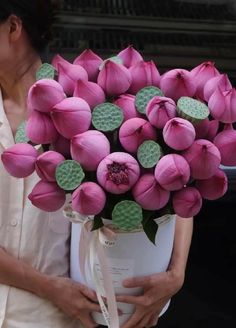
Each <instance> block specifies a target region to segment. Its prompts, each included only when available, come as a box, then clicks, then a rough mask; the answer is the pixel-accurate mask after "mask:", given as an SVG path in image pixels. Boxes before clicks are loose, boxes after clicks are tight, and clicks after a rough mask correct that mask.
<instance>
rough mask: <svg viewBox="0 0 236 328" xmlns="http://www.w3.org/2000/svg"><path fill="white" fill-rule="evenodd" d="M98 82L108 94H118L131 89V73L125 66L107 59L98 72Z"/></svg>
mask: <svg viewBox="0 0 236 328" xmlns="http://www.w3.org/2000/svg"><path fill="white" fill-rule="evenodd" d="M98 84H99V85H100V87H102V88H103V90H104V91H105V93H106V94H107V95H108V96H118V95H120V94H121V93H124V92H126V91H127V90H128V89H129V87H130V84H131V75H130V72H129V70H128V69H127V68H126V67H125V66H123V65H121V64H117V63H115V62H114V61H112V60H107V61H106V62H105V64H104V67H103V68H102V70H101V71H100V73H99V74H98Z"/></svg>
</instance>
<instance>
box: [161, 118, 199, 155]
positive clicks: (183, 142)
mask: <svg viewBox="0 0 236 328" xmlns="http://www.w3.org/2000/svg"><path fill="white" fill-rule="evenodd" d="M195 136H196V133H195V129H194V126H193V125H192V123H190V122H189V121H187V120H184V119H183V118H180V117H175V118H172V119H171V120H169V121H168V122H167V123H166V125H165V126H164V129H163V137H164V140H165V143H166V144H167V145H168V146H169V147H171V148H173V149H175V150H184V149H186V148H188V147H190V146H191V145H192V144H193V142H194V139H195Z"/></svg>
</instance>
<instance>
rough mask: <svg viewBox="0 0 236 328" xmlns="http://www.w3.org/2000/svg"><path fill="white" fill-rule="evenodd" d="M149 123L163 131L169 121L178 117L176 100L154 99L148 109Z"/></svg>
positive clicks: (157, 97)
mask: <svg viewBox="0 0 236 328" xmlns="http://www.w3.org/2000/svg"><path fill="white" fill-rule="evenodd" d="M146 115H147V117H148V120H149V122H150V123H151V124H152V125H154V126H155V127H156V128H158V129H163V128H164V126H165V124H166V123H167V121H169V120H170V119H171V118H173V117H175V116H176V105H175V102H174V100H172V99H170V98H166V97H159V96H156V97H153V98H152V99H151V100H150V101H149V103H148V105H147V108H146Z"/></svg>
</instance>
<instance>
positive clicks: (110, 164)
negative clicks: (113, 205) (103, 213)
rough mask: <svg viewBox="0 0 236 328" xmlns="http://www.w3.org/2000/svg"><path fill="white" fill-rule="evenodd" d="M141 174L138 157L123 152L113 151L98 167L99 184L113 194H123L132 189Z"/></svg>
mask: <svg viewBox="0 0 236 328" xmlns="http://www.w3.org/2000/svg"><path fill="white" fill-rule="evenodd" d="M139 175H140V168H139V164H138V162H137V161H136V159H134V158H133V157H132V156H131V155H129V154H127V153H123V152H115V153H111V154H110V155H108V156H107V157H105V158H104V159H103V160H102V161H101V162H100V164H99V165H98V168H97V180H98V182H99V184H100V185H101V186H102V187H103V188H104V189H105V190H107V191H108V192H111V193H112V194H123V193H125V192H127V191H128V190H130V189H131V188H132V187H133V186H134V185H135V183H136V182H137V180H138V178H139Z"/></svg>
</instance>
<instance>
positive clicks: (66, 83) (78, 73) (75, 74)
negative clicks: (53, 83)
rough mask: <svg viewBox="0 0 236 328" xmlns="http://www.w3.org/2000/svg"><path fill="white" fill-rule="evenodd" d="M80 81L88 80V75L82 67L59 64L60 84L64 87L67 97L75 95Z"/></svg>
mask: <svg viewBox="0 0 236 328" xmlns="http://www.w3.org/2000/svg"><path fill="white" fill-rule="evenodd" d="M78 80H86V81H87V80H88V74H87V72H86V70H85V69H84V68H83V67H82V66H80V65H73V64H70V63H69V62H68V63H66V62H64V61H63V62H62V61H61V62H59V63H58V82H59V83H60V84H61V85H62V87H63V89H64V91H65V93H66V94H67V96H72V95H73V93H74V90H75V85H76V82H77V81H78Z"/></svg>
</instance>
